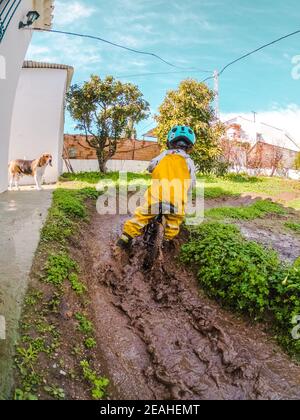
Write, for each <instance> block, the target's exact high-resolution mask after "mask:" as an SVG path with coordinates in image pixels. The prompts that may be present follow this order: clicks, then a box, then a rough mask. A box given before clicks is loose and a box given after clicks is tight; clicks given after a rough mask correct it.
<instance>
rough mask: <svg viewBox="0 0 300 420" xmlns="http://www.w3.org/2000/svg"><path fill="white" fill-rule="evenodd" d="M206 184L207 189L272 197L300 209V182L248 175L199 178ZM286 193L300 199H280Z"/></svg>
mask: <svg viewBox="0 0 300 420" xmlns="http://www.w3.org/2000/svg"><path fill="white" fill-rule="evenodd" d="M199 179H201V180H203V181H204V182H205V188H207V189H208V188H221V189H223V190H224V191H226V192H227V193H231V194H237V195H240V194H255V195H261V196H262V198H264V197H272V198H273V199H274V200H275V201H279V202H280V203H282V204H283V205H286V206H289V207H293V208H295V209H300V182H299V181H292V180H288V179H282V178H277V177H273V178H270V177H250V176H248V175H234V174H229V175H227V176H225V177H223V178H218V177H215V176H206V177H199ZM286 192H290V193H295V194H299V198H298V199H295V200H292V201H287V200H284V199H282V198H280V195H281V194H283V193H286Z"/></svg>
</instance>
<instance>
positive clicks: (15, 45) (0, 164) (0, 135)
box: [0, 0, 32, 193]
mask: <svg viewBox="0 0 300 420" xmlns="http://www.w3.org/2000/svg"><path fill="white" fill-rule="evenodd" d="M31 9H32V0H22V2H21V4H20V6H19V7H18V9H17V11H16V13H15V15H14V17H13V19H12V21H11V22H10V24H9V27H8V30H7V32H6V34H5V36H4V39H3V40H2V42H1V43H0V65H1V69H0V193H1V192H3V191H5V190H6V189H7V162H8V153H9V138H10V127H11V117H12V111H13V105H14V99H15V94H16V89H17V85H18V80H19V75H20V72H21V69H22V64H23V61H24V57H25V55H26V51H27V48H28V45H29V43H30V40H31V31H20V30H19V29H18V23H19V22H20V21H21V20H23V19H24V17H25V15H26V14H27V13H28V11H29V10H31Z"/></svg>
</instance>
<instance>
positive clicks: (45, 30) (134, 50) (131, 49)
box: [34, 28, 210, 73]
mask: <svg viewBox="0 0 300 420" xmlns="http://www.w3.org/2000/svg"><path fill="white" fill-rule="evenodd" d="M34 31H40V32H52V33H56V34H63V35H72V36H77V37H79V38H88V39H93V40H96V41H101V42H104V43H105V44H109V45H112V46H113V47H117V48H121V49H123V50H126V51H130V52H133V53H136V54H142V55H148V56H151V57H154V58H156V59H157V60H160V61H161V62H163V63H164V64H167V65H168V66H170V67H174V68H176V69H181V70H187V71H188V70H197V71H203V72H207V73H210V71H209V70H201V69H196V68H195V67H193V68H185V67H181V66H177V65H175V64H173V63H171V62H170V61H167V60H165V59H164V58H162V57H160V56H159V55H157V54H155V53H151V52H147V51H141V50H136V49H134V48H129V47H126V46H125V45H121V44H116V43H115V42H111V41H108V40H107V39H104V38H100V37H98V36H94V35H86V34H78V33H76V32H67V31H58V30H55V29H43V28H35V29H34Z"/></svg>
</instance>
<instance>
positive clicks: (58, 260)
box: [44, 252, 78, 286]
mask: <svg viewBox="0 0 300 420" xmlns="http://www.w3.org/2000/svg"><path fill="white" fill-rule="evenodd" d="M74 271H78V264H77V263H76V261H74V260H73V259H72V258H70V257H69V255H68V254H67V253H65V252H59V253H58V254H53V255H49V257H48V260H47V263H46V267H45V278H44V280H45V282H46V283H49V284H53V285H54V286H61V285H62V284H63V282H64V281H65V280H66V279H67V278H69V276H70V275H71V273H72V272H74Z"/></svg>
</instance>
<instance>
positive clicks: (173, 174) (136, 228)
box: [123, 154, 191, 240]
mask: <svg viewBox="0 0 300 420" xmlns="http://www.w3.org/2000/svg"><path fill="white" fill-rule="evenodd" d="M190 185H191V176H190V172H189V169H188V165H187V163H186V160H185V159H184V157H182V156H180V155H176V154H170V155H167V156H165V157H164V158H163V159H162V160H161V162H160V163H159V164H158V165H157V167H156V168H155V169H154V171H153V173H152V182H151V186H150V188H149V189H148V191H147V192H146V194H145V204H144V205H143V206H141V207H138V208H137V209H136V211H135V214H134V217H133V219H131V220H128V221H127V222H126V223H125V225H124V231H123V233H125V234H126V235H127V236H130V237H131V238H135V237H137V236H140V235H142V234H143V230H144V228H145V227H146V226H147V225H148V224H149V223H150V222H151V220H152V219H153V218H154V217H155V216H156V215H157V213H153V209H154V208H157V207H158V206H157V203H161V202H163V203H171V204H172V205H173V206H174V207H175V208H176V211H175V214H170V215H169V214H168V215H166V222H167V225H166V229H165V239H167V240H172V239H174V238H175V237H176V236H177V235H178V234H179V231H180V226H181V224H182V222H183V220H184V215H185V211H184V209H185V204H186V202H187V197H188V190H189V188H190Z"/></svg>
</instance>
